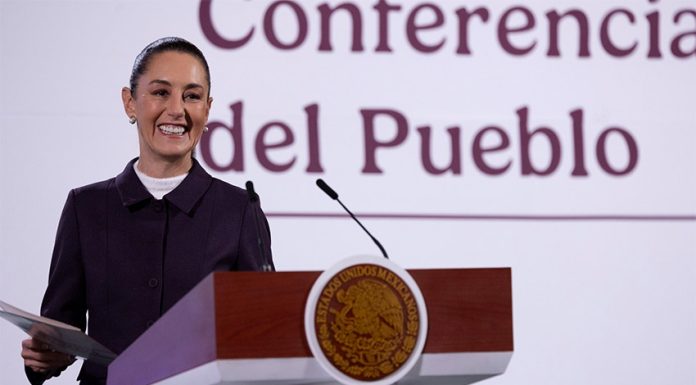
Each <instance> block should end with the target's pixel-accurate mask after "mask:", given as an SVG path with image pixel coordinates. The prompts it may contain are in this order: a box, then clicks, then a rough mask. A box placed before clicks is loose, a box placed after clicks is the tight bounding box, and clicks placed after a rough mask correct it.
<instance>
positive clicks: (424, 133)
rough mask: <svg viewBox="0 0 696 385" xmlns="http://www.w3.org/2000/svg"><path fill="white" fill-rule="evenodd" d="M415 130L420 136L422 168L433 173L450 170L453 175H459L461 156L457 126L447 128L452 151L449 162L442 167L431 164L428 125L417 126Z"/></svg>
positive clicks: (442, 172) (437, 173)
mask: <svg viewBox="0 0 696 385" xmlns="http://www.w3.org/2000/svg"><path fill="white" fill-rule="evenodd" d="M417 130H418V133H419V134H420V136H421V161H422V163H423V168H425V171H427V172H428V173H430V174H433V175H439V174H444V173H445V172H447V171H452V174H454V175H459V174H461V173H462V160H461V158H462V156H461V144H460V141H459V137H460V133H459V131H460V129H459V127H456V126H455V127H450V128H448V129H447V133H448V134H449V137H450V148H451V151H452V158H451V160H450V164H449V165H448V166H446V167H443V168H437V167H435V165H434V164H433V160H432V151H431V149H432V146H431V144H430V126H421V127H418V128H417ZM438 148H439V147H438Z"/></svg>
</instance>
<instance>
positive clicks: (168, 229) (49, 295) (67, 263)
mask: <svg viewBox="0 0 696 385" xmlns="http://www.w3.org/2000/svg"><path fill="white" fill-rule="evenodd" d="M121 96H122V99H123V106H124V109H125V111H126V115H127V117H128V120H129V122H130V123H131V124H137V128H138V137H139V144H140V156H139V157H138V158H136V159H134V160H132V161H131V162H130V163H128V165H127V166H126V168H125V170H124V171H123V172H122V173H121V174H119V175H118V176H116V177H115V178H112V179H109V180H106V181H103V182H99V183H95V184H92V185H89V186H85V187H81V188H78V189H75V190H73V191H71V192H70V194H69V196H68V199H67V202H66V204H65V207H64V209H63V214H62V216H61V219H60V223H59V226H58V232H57V236H56V244H55V248H54V251H53V258H52V261H51V267H50V274H49V282H48V288H47V289H46V294H45V296H44V300H43V303H42V306H41V313H42V314H43V315H44V316H46V317H49V318H53V319H56V320H59V321H62V322H66V323H69V324H72V325H75V326H77V327H80V328H81V329H83V330H85V326H86V317H85V313H89V325H88V326H89V327H88V330H89V334H90V335H91V336H92V337H93V338H94V339H96V340H97V341H99V342H100V343H101V344H103V345H104V346H106V347H107V348H109V349H111V350H112V351H114V352H115V353H117V354H118V353H120V352H122V351H123V350H124V349H125V348H126V347H127V346H128V345H129V344H130V343H132V342H133V341H134V340H135V339H136V338H137V337H138V336H139V335H140V334H141V333H142V332H144V331H145V330H146V329H147V328H148V327H149V326H150V325H152V323H153V322H154V321H155V320H157V319H158V318H159V317H160V316H161V315H162V314H163V313H164V312H165V311H166V310H168V309H169V308H170V307H171V306H172V305H174V303H176V302H177V301H178V300H179V299H180V298H181V297H182V296H184V295H185V294H186V293H187V292H188V291H189V290H190V289H191V288H193V286H195V285H196V284H197V283H198V282H199V281H200V280H201V279H203V278H204V277H205V276H206V275H208V274H209V273H210V272H212V271H215V270H261V269H262V267H263V266H262V265H263V264H264V263H268V264H270V265H271V266H272V261H271V260H270V249H269V248H266V250H260V248H259V246H258V244H259V242H258V240H259V238H262V239H263V240H264V242H260V243H261V244H263V245H270V236H269V233H268V227H267V222H266V221H265V217H264V216H263V213H262V212H261V211H260V208H259V207H258V205H257V204H253V203H251V202H250V200H249V196H248V195H247V193H246V192H245V191H244V190H242V189H239V188H237V187H234V186H232V185H229V184H227V183H225V182H222V181H220V180H218V179H215V178H212V177H211V176H210V175H208V173H206V172H205V170H203V168H201V166H200V165H199V164H198V162H197V161H196V160H195V159H194V158H193V151H194V148H195V146H196V144H197V143H198V141H199V140H200V138H201V135H202V134H203V132H204V131H205V130H206V128H205V124H206V122H207V120H208V113H209V111H210V105H211V103H212V101H213V99H212V98H211V97H210V71H209V69H208V64H207V62H206V60H205V58H204V56H203V54H202V53H201V52H200V50H198V48H196V47H195V46H194V45H193V44H191V43H189V42H187V41H186V40H183V39H180V38H163V39H160V40H157V41H155V42H153V43H151V44H150V45H148V46H147V47H145V49H144V50H143V51H142V52H141V53H140V55H138V57H137V58H136V59H135V64H134V65H133V71H132V73H131V78H130V88H128V87H124V88H123V90H122V92H121ZM257 215H258V216H259V217H260V220H258V219H259V218H258V217H257ZM257 220H258V222H257ZM257 225H260V226H263V230H262V231H260V232H258V231H257V230H258V229H259V227H258V226H257ZM267 247H269V246H267ZM266 260H267V261H268V262H263V261H266ZM22 357H23V358H24V363H25V366H26V371H27V376H28V377H29V379H30V382H31V383H32V384H40V383H43V381H45V379H47V378H50V377H52V376H56V375H58V374H59V373H60V372H61V371H62V370H63V369H65V368H66V367H67V366H68V365H69V364H71V363H72V362H73V361H74V359H73V358H72V357H70V356H68V355H65V354H62V353H57V352H52V351H51V350H50V349H49V347H48V346H46V345H44V344H42V343H41V342H40V341H37V340H34V339H28V340H25V341H23V342H22ZM79 379H80V383H81V384H103V383H105V379H106V368H104V367H101V366H99V365H96V364H94V363H92V362H90V361H86V362H85V363H84V365H83V367H82V370H81V372H80V376H79Z"/></svg>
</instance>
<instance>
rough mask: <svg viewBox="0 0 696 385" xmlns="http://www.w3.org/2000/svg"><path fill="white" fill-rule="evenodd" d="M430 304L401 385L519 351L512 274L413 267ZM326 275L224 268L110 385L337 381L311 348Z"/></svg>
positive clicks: (451, 375) (452, 380) (438, 378)
mask: <svg viewBox="0 0 696 385" xmlns="http://www.w3.org/2000/svg"><path fill="white" fill-rule="evenodd" d="M408 272H409V273H410V274H411V276H412V277H413V278H414V279H415V281H416V282H417V284H418V286H419V287H420V290H421V292H422V294H423V297H424V299H425V302H426V306H427V312H428V325H429V326H428V334H427V340H426V343H425V347H424V348H423V353H422V355H421V357H420V359H419V361H418V362H417V364H416V365H415V366H414V367H413V369H411V371H410V372H409V373H408V374H407V375H406V377H404V378H403V379H402V380H400V381H399V384H434V385H437V384H443V385H444V384H469V383H473V382H477V381H480V380H483V379H486V378H489V377H492V376H495V375H499V374H502V373H503V372H504V371H505V369H506V367H507V365H508V363H509V361H510V359H511V357H512V352H513V332H512V288H511V270H510V269H509V268H493V269H425V270H408ZM319 274H320V272H272V273H268V272H265V273H264V272H216V273H212V274H210V275H209V276H208V277H206V278H205V279H204V280H203V281H201V282H200V283H199V284H198V285H197V286H196V287H195V288H194V289H192V290H191V292H189V293H188V294H187V295H186V296H184V297H183V298H182V299H181V300H180V301H179V302H178V303H177V304H176V305H174V306H173V307H172V308H171V309H170V310H169V311H168V312H166V313H165V314H164V315H163V316H162V317H161V318H160V319H159V320H158V321H157V322H156V323H155V324H154V325H153V326H152V327H150V329H148V330H147V331H146V332H145V333H143V334H142V335H141V336H140V337H139V338H138V339H137V340H136V341H135V342H134V343H133V344H131V345H130V346H129V347H128V348H127V349H126V350H125V351H124V352H123V353H121V355H119V357H118V358H117V359H116V360H115V361H114V362H112V363H111V365H110V366H109V374H108V379H107V385H148V384H160V385H165V384H166V385H175V384H181V385H184V384H187V385H188V384H196V385H208V384H210V385H212V384H259V385H261V384H264V385H271V384H278V385H280V384H283V385H286V384H337V382H336V381H335V380H334V379H333V378H332V377H331V376H330V375H329V374H328V373H326V372H325V371H324V369H323V368H322V367H321V366H319V363H318V362H317V360H315V359H314V358H313V357H312V353H311V351H310V348H309V346H308V344H307V341H306V337H305V331H304V309H305V301H306V298H307V295H308V293H309V291H310V289H311V287H312V285H313V284H314V281H315V280H316V279H317V277H318V276H319Z"/></svg>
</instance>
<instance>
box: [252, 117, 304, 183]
mask: <svg viewBox="0 0 696 385" xmlns="http://www.w3.org/2000/svg"><path fill="white" fill-rule="evenodd" d="M273 127H277V128H279V129H280V132H281V133H282V135H283V138H282V139H281V140H280V141H279V142H276V143H267V142H266V141H265V140H264V138H265V137H266V134H268V132H269V131H270V130H271V129H272V128H273ZM294 141H295V136H294V135H293V133H292V130H291V129H290V127H288V126H287V125H286V124H285V123H283V122H270V123H268V124H266V125H264V126H263V127H261V130H259V133H258V135H257V136H256V143H255V147H256V157H258V159H259V163H261V165H262V166H263V167H265V168H266V169H267V170H269V171H272V172H282V171H287V170H288V169H290V167H292V165H293V164H294V163H295V160H297V157H296V156H293V157H292V159H291V160H289V161H287V162H285V163H273V162H272V161H271V160H270V159H269V158H268V154H267V151H268V150H269V149H272V148H282V147H287V146H289V145H291V144H292V143H293V142H294Z"/></svg>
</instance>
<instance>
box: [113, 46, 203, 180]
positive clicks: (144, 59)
mask: <svg viewBox="0 0 696 385" xmlns="http://www.w3.org/2000/svg"><path fill="white" fill-rule="evenodd" d="M167 47H168V48H169V49H166V48H167ZM165 49H166V50H165ZM163 50H164V51H163ZM121 97H122V99H123V106H124V108H125V110H126V114H128V116H129V117H130V121H131V122H137V124H138V135H139V143H140V160H139V162H138V169H139V170H141V171H143V172H144V173H146V174H148V175H151V176H155V177H160V178H164V177H171V176H175V175H179V174H181V173H183V172H186V171H187V170H188V169H190V166H191V154H192V152H193V149H194V148H195V146H196V144H197V143H198V140H199V139H200V137H201V135H202V133H203V129H204V127H205V123H206V122H207V121H208V112H209V111H210V105H211V103H212V101H213V99H212V98H211V97H210V73H209V70H208V64H207V62H206V61H205V58H204V57H203V54H201V53H200V51H199V50H198V49H197V48H195V46H190V47H189V46H188V45H186V44H184V43H183V42H181V41H179V40H176V39H170V40H165V42H164V43H162V42H160V41H158V42H155V43H152V44H151V45H150V46H148V47H147V48H145V50H143V53H141V54H140V55H139V56H138V58H137V59H136V61H135V65H134V69H133V73H132V75H131V84H130V89H129V88H127V87H124V88H123V90H122V91H121Z"/></svg>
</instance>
